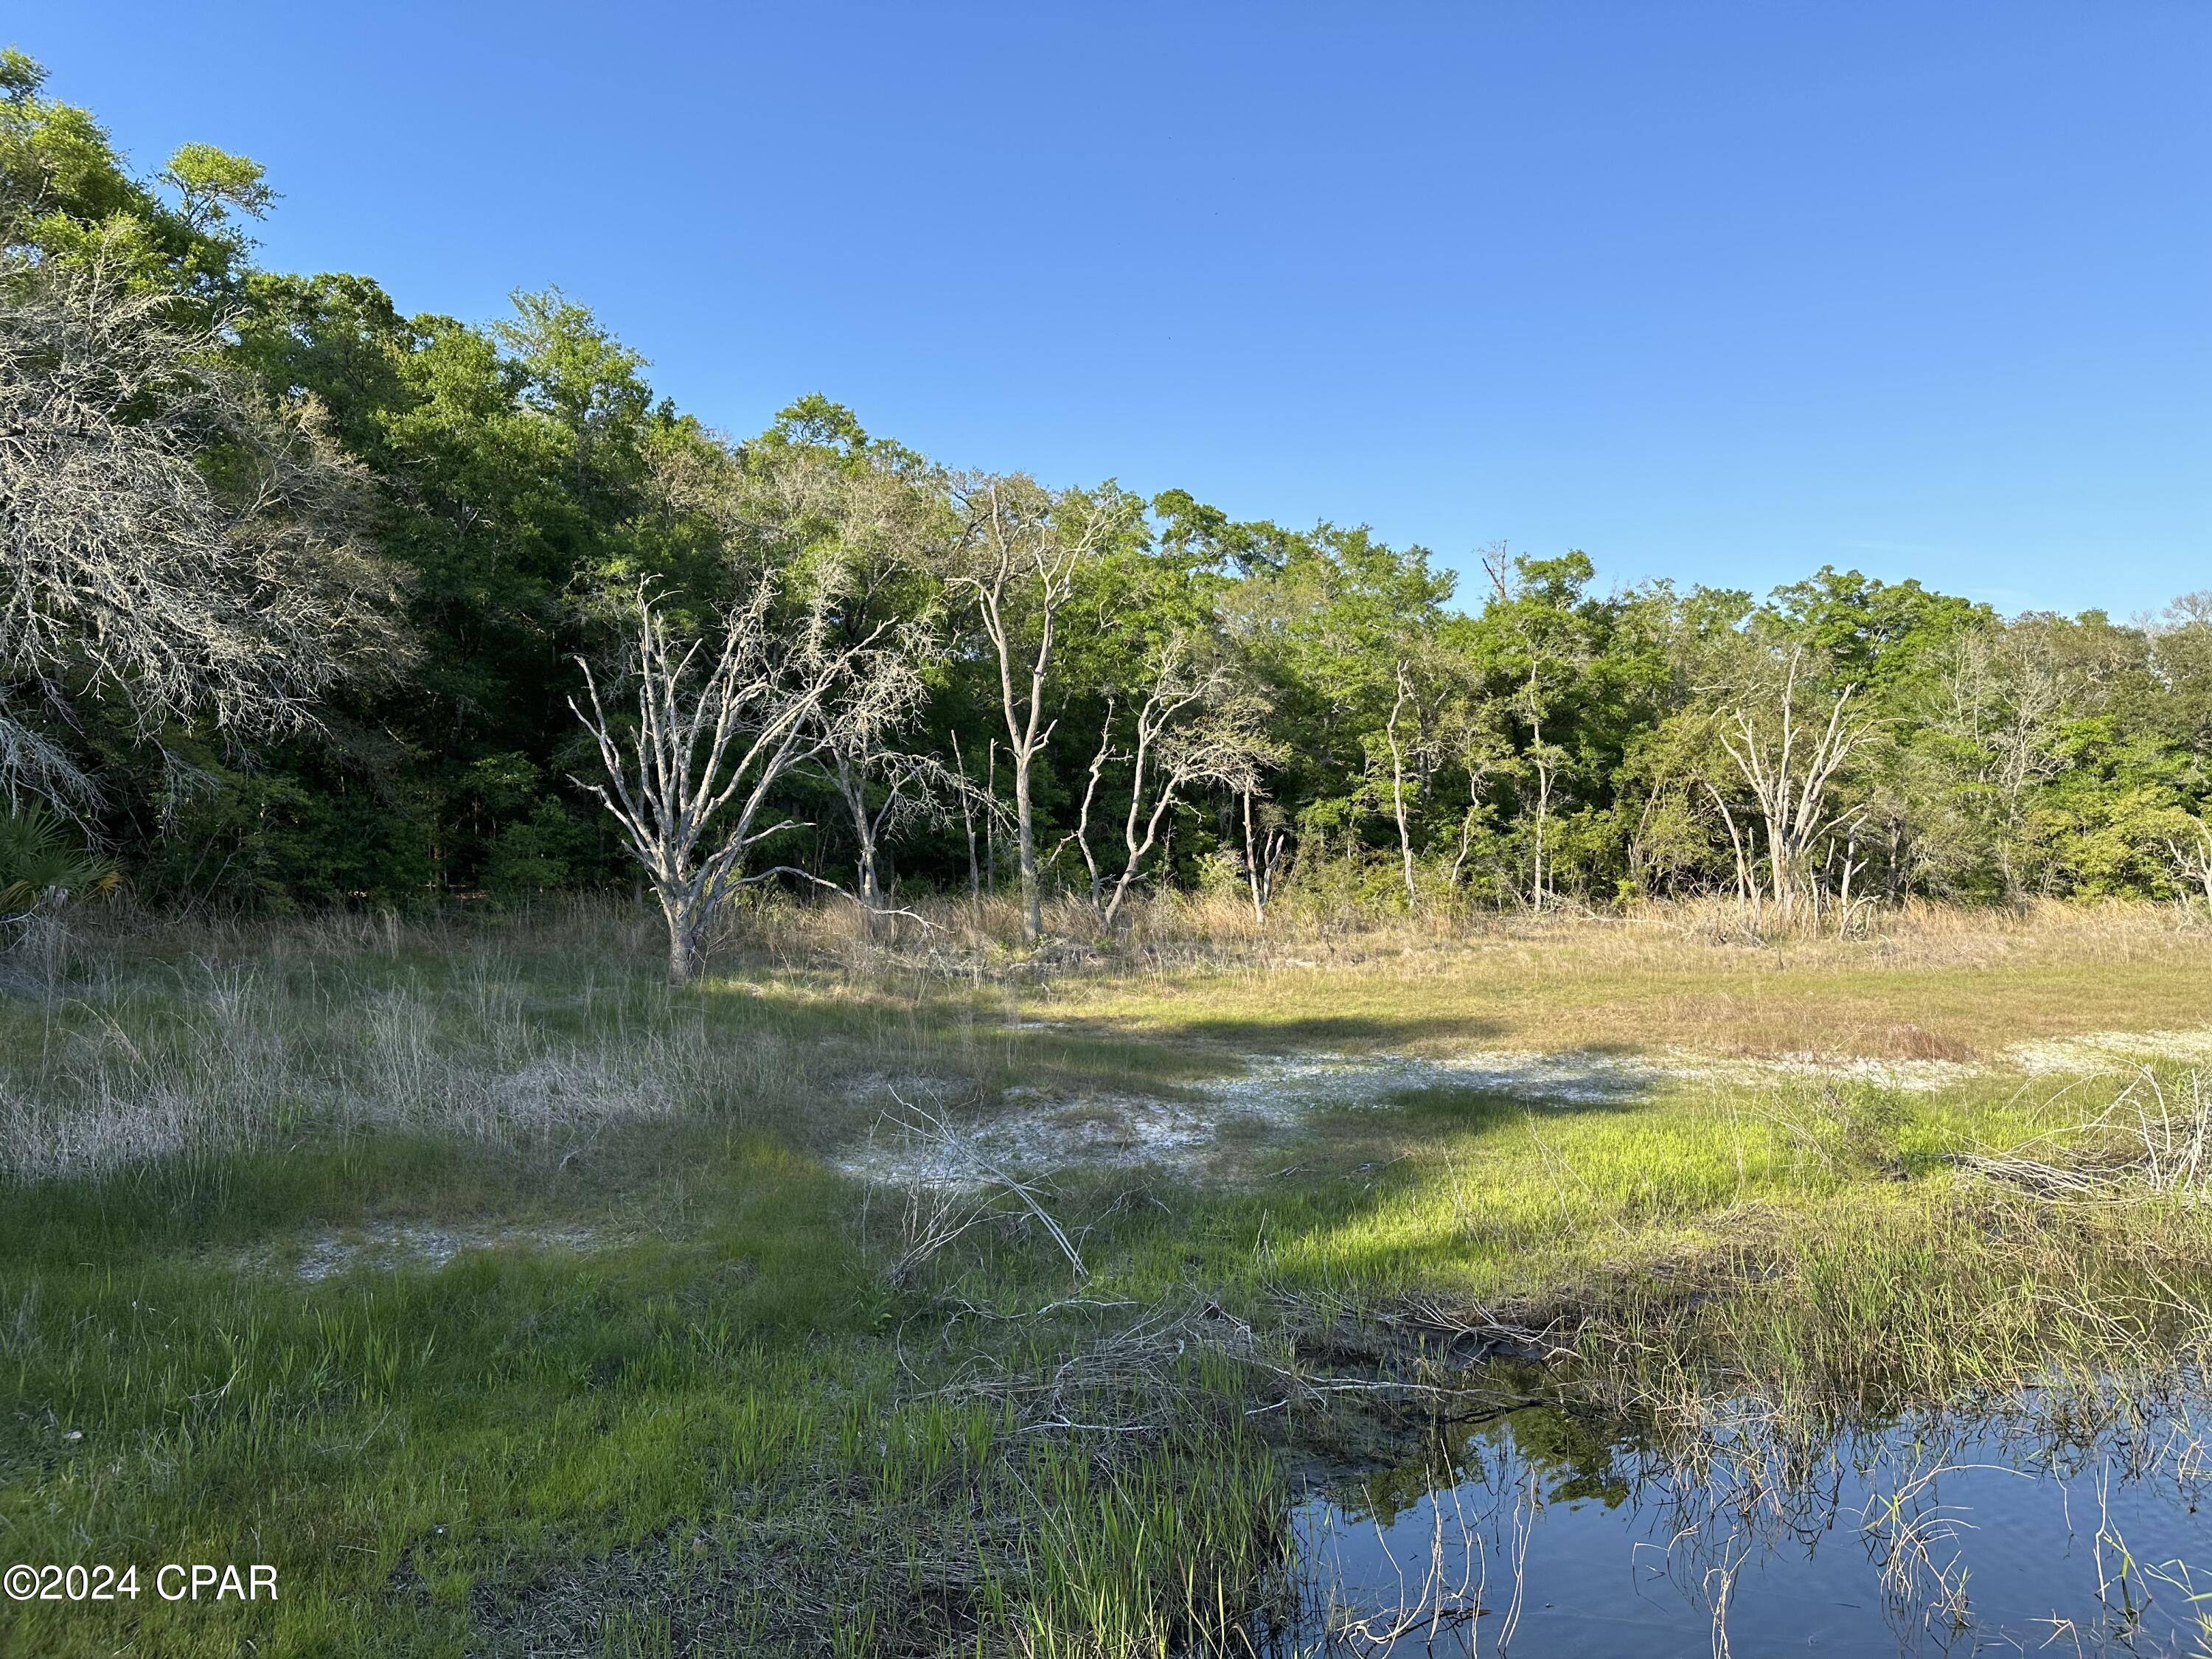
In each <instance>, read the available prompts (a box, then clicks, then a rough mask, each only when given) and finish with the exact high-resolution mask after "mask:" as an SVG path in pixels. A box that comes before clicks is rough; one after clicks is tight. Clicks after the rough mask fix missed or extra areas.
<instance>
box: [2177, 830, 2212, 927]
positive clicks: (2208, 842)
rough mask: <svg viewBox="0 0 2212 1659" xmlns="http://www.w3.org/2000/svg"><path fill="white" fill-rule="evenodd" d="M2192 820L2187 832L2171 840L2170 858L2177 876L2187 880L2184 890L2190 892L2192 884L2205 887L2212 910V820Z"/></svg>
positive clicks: (2206, 907)
mask: <svg viewBox="0 0 2212 1659" xmlns="http://www.w3.org/2000/svg"><path fill="white" fill-rule="evenodd" d="M2188 823H2189V829H2188V833H2187V834H2186V835H2185V836H2179V837H2178V838H2169V839H2168V840H2167V842H2166V859H2167V861H2168V862H2170V863H2171V864H2172V866H2173V873H2174V875H2175V877H2176V878H2178V879H2179V880H2180V881H2181V882H2182V883H2183V884H2184V887H2183V891H2184V892H2185V893H2186V892H2187V890H2188V888H2189V887H2191V886H2195V887H2200V888H2202V889H2203V891H2204V908H2205V909H2206V910H2207V911H2208V912H2212V821H2208V820H2207V819H2204V818H2201V817H2193V818H2191V819H2190V820H2189V821H2188ZM2184 902H2186V900H2185V901H2184Z"/></svg>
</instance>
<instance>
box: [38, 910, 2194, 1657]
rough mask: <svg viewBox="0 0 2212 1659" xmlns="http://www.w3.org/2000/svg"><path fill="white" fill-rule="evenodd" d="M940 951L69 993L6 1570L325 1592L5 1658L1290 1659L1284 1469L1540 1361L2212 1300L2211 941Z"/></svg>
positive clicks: (796, 937)
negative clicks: (2210, 1198) (698, 974)
mask: <svg viewBox="0 0 2212 1659" xmlns="http://www.w3.org/2000/svg"><path fill="white" fill-rule="evenodd" d="M940 920H941V921H942V922H943V923H944V925H943V926H942V927H939V929H937V930H935V931H933V932H931V933H927V934H925V935H922V936H921V937H920V938H918V939H914V940H911V941H909V942H908V943H907V944H906V945H902V946H898V947H894V948H890V949H873V948H871V947H866V946H865V945H861V944H860V943H858V942H857V941H856V940H855V939H854V938H853V937H852V934H851V931H850V930H849V928H848V927H847V926H846V925H845V923H844V921H843V920H842V919H841V918H839V917H838V916H836V915H835V914H834V913H824V912H820V911H813V910H803V909H797V908H792V909H771V910H769V911H765V912H762V913H759V914H757V915H755V916H753V917H751V918H750V919H749V921H747V923H746V925H745V927H744V929H743V930H741V932H740V933H739V935H738V937H736V938H734V939H732V940H731V941H730V942H729V944H728V945H726V948H725V949H724V951H722V953H721V954H720V957H718V958H717V960H716V963H715V965H714V969H713V971H711V972H710V973H709V974H708V975H707V976H706V977H705V978H704V979H703V980H702V981H701V982H700V983H698V984H697V985H696V986H694V987H689V988H687V989H685V990H683V991H681V992H671V990H669V989H668V988H667V987H665V985H664V984H662V983H661V982H660V981H659V977H658V975H659V954H660V952H659V945H658V942H657V940H656V939H655V937H654V932H655V924H654V923H653V921H652V919H650V918H648V917H647V916H645V915H642V914H641V913H638V912H634V911H632V910H629V909H628V908H578V909H575V910H572V911H564V912H562V913H560V914H557V915H539V916H535V917H490V918H471V919H469V920H466V921H454V922H451V923H444V924H437V925H422V926H410V925H404V924H398V923H393V922H391V921H386V920H381V919H368V918H362V919H344V920H337V919H332V920H325V921H316V922H300V923H293V924H273V925H267V926H262V927H255V928H252V929H244V928H228V927H182V926H177V927H137V928H125V927H121V926H119V925H118V926H115V927H105V928H102V929H99V930H95V931H94V932H92V933H88V934H87V935H86V936H85V937H83V938H82V939H78V940H77V941H76V943H75V944H74V945H73V946H72V948H71V949H70V951H69V952H68V953H67V955H66V956H65V957H63V958H61V959H59V960H56V961H50V962H48V963H45V964H44V965H43V967H40V968H36V969H34V968H33V966H32V965H30V964H19V966H18V980H19V983H18V984H17V985H16V986H15V988H14V989H13V991H12V992H11V993H9V994H7V995H6V997H5V998H4V1000H0V1181H4V1182H5V1183H6V1184H5V1186H4V1188H0V1190H3V1191H4V1203H0V1563H14V1562H32V1563H39V1562H46V1561H54V1562H58V1563H70V1562H83V1563H87V1564H91V1563H94V1562H107V1563H112V1564H115V1565H125V1564H131V1563H136V1564H138V1565H140V1566H141V1568H142V1571H146V1570H150V1568H151V1567H152V1566H154V1565H156V1564H160V1563H166V1562H195V1561H209V1562H215V1563H218V1564H220V1563H239V1564H246V1563H267V1564H273V1565H275V1566H276V1569H277V1571H278V1576H279V1583H280V1585H281V1590H280V1599H279V1600H278V1601H277V1602H276V1603H275V1604H274V1605H273V1606H272V1605H270V1604H269V1603H266V1602H261V1603H253V1604H246V1605H240V1604H239V1603H238V1602H236V1601H230V1602H225V1603H221V1604H216V1605H194V1604H191V1603H188V1602H186V1603H169V1602H165V1601H161V1599H160V1598H159V1597H158V1596H156V1595H152V1594H150V1593H146V1594H142V1595H140V1596H139V1597H138V1598H137V1600H135V1601H131V1600H125V1601H116V1602H112V1603H106V1604H101V1605H79V1604H70V1603H67V1602H40V1601H33V1602H29V1603H26V1604H21V1605H14V1604H5V1605H0V1651H4V1652H7V1653H9V1654H13V1653H17V1652H22V1653H27V1654H28V1653H35V1654H41V1655H44V1654H56V1655H75V1654H85V1655H92V1654H108V1653H115V1652H123V1651H129V1652H133V1653H141V1654H161V1655H172V1654H174V1655H184V1656H199V1655H210V1656H212V1655H218V1654H221V1655H229V1654H233V1653H237V1652H240V1651H251V1652H253V1653H255V1654H257V1655H264V1656H270V1655H309V1654H325V1653H329V1654H354V1653H361V1654H390V1655H398V1654H407V1655H415V1654H441V1655H442V1654H451V1655H460V1654H478V1653H481V1654H488V1655H516V1656H520V1655H525V1654H554V1653H561V1654H567V1653H586V1654H600V1653H605V1654H610V1655H656V1654H679V1653H692V1652H729V1653H742V1652H755V1651H778V1650H782V1651H793V1652H799V1653H809V1654H812V1653H820V1654H860V1653H872V1652H901V1653H906V1652H911V1653H938V1652H947V1653H951V1652H964V1653H978V1652H981V1653H1000V1652H1012V1653H1035V1654H1060V1653H1065V1654H1121V1653H1132V1654H1133V1653H1165V1652H1170V1651H1179V1650H1206V1648H1208V1647H1209V1646H1211V1647H1215V1648H1218V1649H1220V1650H1225V1651H1242V1650H1243V1648H1244V1645H1245V1638H1244V1635H1243V1632H1247V1631H1249V1629H1250V1628H1252V1625H1251V1618H1252V1615H1253V1614H1254V1613H1255V1610H1261V1611H1264V1609H1265V1608H1266V1607H1267V1606H1268V1605H1269V1603H1270V1601H1271V1598H1279V1596H1280V1595H1281V1594H1282V1593H1283V1586H1284V1583H1285V1577H1286V1574H1287V1572H1288V1570H1289V1566H1290V1564H1289V1563H1288V1561H1287V1560H1286V1559H1285V1558H1286V1549H1287V1544H1286V1539H1285V1532H1284V1522H1283V1515H1284V1508H1285V1482H1286V1480H1287V1478H1288V1473H1289V1471H1291V1470H1292V1469H1293V1468H1297V1467H1301V1466H1303V1465H1304V1464H1306V1463H1309V1462H1313V1461H1314V1460H1324V1461H1326V1460H1331V1459H1335V1460H1347V1459H1348V1460H1353V1461H1356V1460H1358V1458H1360V1457H1361V1456H1363V1455H1365V1451H1366V1449H1368V1448H1370V1446H1371V1444H1372V1443H1374V1442H1375V1441H1376V1439H1377V1438H1378V1437H1388V1436H1389V1434H1390V1433H1392V1432H1393V1431H1395V1429H1397V1428H1398V1427H1401V1426H1402V1423H1403V1421H1404V1420H1405V1419H1406V1418H1407V1415H1408V1414H1409V1413H1418V1412H1419V1410H1421V1409H1423V1408H1424V1402H1425V1401H1433V1399H1434V1398H1436V1397H1437V1396H1436V1395H1433V1394H1431V1393H1425V1392H1424V1390H1433V1389H1448V1388H1449V1386H1450V1383H1451V1379H1452V1377H1453V1376H1454V1375H1455V1368H1456V1367H1458V1366H1460V1365H1461V1364H1463V1363H1464V1362H1465V1361H1467V1360H1468V1359H1469V1358H1473V1357H1474V1356H1476V1355H1478V1354H1480V1353H1487V1352H1493V1351H1498V1350H1503V1351H1505V1352H1512V1353H1516V1354H1519V1355H1522V1356H1524V1357H1534V1358H1544V1359H1546V1361H1547V1363H1546V1364H1545V1365H1543V1366H1542V1367H1541V1368H1540V1370H1539V1372H1538V1375H1539V1376H1540V1377H1541V1381H1540V1382H1539V1383H1532V1384H1531V1385H1530V1386H1537V1387H1541V1388H1544V1389H1555V1390H1559V1391H1563V1392H1575V1391H1579V1393H1580V1394H1581V1395H1583V1396H1584V1397H1586V1398H1588V1399H1589V1400H1590V1401H1594V1402H1596V1403H1597V1404H1598V1405H1600V1406H1601V1407H1603V1408H1604V1409H1607V1410H1612V1411H1644V1412H1648V1413H1655V1414H1660V1415H1666V1416H1669V1417H1670V1418H1671V1419H1674V1420H1686V1419H1691V1418H1694V1416H1695V1415H1696V1412H1697V1408H1698V1407H1697V1402H1698V1401H1699V1400H1700V1399H1704V1398H1710V1397H1711V1396H1713V1395H1715V1394H1717V1393H1723V1392H1724V1393H1727V1394H1729V1395H1738V1396H1740V1395H1745V1394H1747V1393H1750V1394H1757V1395H1760V1396H1762V1397H1766V1398H1771V1399H1773V1400H1776V1401H1791V1402H1795V1403H1796V1405H1798V1406H1799V1407H1803V1408H1805V1409H1808V1410H1812V1411H1816V1412H1832V1413H1843V1412H1869V1411H1881V1410H1885V1409H1889V1408H1892V1407H1895V1406H1896V1405H1897V1404H1899V1402H1902V1401H1929V1400H1942V1399H1951V1398H1956V1397H1961V1396H1964V1395H1970V1394H1972V1393H1973V1392H1975V1391H1978V1390H2004V1389H2013V1388H2016V1387H2018V1386H2019V1385H2020V1384H2021V1383H2024V1382H2027V1381H2029V1380H2032V1379H2035V1378H2040V1377H2047V1376H2103V1377H2113V1376H2117V1377H2119V1378H2121V1379H2122V1380H2123V1381H2124V1382H2125V1381H2127V1380H2130V1379H2136V1378H2141V1379H2154V1378H2156V1377H2158V1376H2164V1375H2170V1374H2172V1373H2174V1372H2175V1371H2176V1370H2177V1369H2179V1368H2185V1367H2186V1366H2187V1365H2189V1364H2191V1363H2192V1360H2193V1358H2194V1356H2195V1355H2196V1353H2197V1348H2198V1346H2199V1345H2201V1343H2202V1342H2203V1340H2204V1339H2205V1336H2206V1334H2207V1331H2208V1329H2212V1324H2208V1319H2207V1310H2208V1309H2212V1226H2208V1223H2207V1219H2206V1217H2205V1214H2204V1212H2203V1210H2202V1209H2201V1208H2200V1206H2199V1205H2198V1202H2197V1198H2198V1192H2199V1185H2200V1183H2199V1182H2198V1180H2197V1166H2196V1164H2194V1163H2193V1162H2192V1163H2190V1164H2188V1166H2187V1167H2186V1168H2185V1169H2184V1168H2182V1167H2181V1165H2180V1160H2182V1159H2184V1158H2186V1157H2187V1156H2188V1145H2189V1137H2190V1135H2191V1134H2192V1133H2194V1134H2196V1135H2197V1137H2198V1144H2199V1145H2200V1146H2201V1143H2202V1139H2203V1129H2204V1123H2205V1119H2206V1115H2207V1102H2206V1098H2205V1095H2204V1092H2203V1091H2204V1087H2205V1085H2204V1081H2203V1079H2205V1077H2206V1076H2207V1074H2208V1068H2212V990H2208V987H2212V928H2207V927H2204V926H2203V925H2202V923H2201V922H2197V923H2192V922H2191V921H2190V920H2189V919H2188V918H2186V917H2185V916H2183V915H2179V914H2177V913H2176V912H2173V911H2172V910H2154V909H2148V908H2145V909H2109V910H2090V909H2083V910H2051V911H2045V912H2039V913H2035V914H2033V915H2025V916H2004V917H2000V916H1993V915H1984V916H1972V915H1953V914H1948V913H1940V912H1934V913H1926V914H1920V915H1906V916H1900V917H1894V918H1890V919H1888V920H1887V921H1885V922H1884V923H1883V924H1882V926H1881V927H1880V928H1879V929H1878V930H1877V932H1876V933H1875V936H1874V937H1871V938H1868V939H1852V940H1833V939H1829V940H1820V939H1785V940H1780V941H1763V942H1762V941H1748V940H1742V939H1736V938H1735V937H1734V935H1733V933H1732V932H1731V930H1730V929H1729V927H1728V926H1727V925H1726V923H1725V919H1724V918H1723V919H1720V920H1716V918H1715V917H1714V916H1711V915H1693V914H1687V913H1684V914H1673V915H1668V914H1654V915H1647V916H1643V917H1638V918H1630V919H1626V920H1599V919H1592V918H1581V919H1574V918H1568V919H1560V920H1557V921H1552V920H1546V921H1536V920H1533V919H1521V920H1517V921H1496V922H1492V923H1490V924H1486V925H1484V926H1480V927H1477V926H1470V925H1468V924H1466V923H1463V922H1462V923H1456V924H1447V923H1445V922H1443V921H1436V922H1425V923H1423V924H1421V925H1419V926H1414V925H1411V924H1407V925H1400V926H1395V927H1394V926H1383V925H1380V924H1377V925H1375V926H1370V927H1352V926H1349V925H1345V926H1333V925H1329V924H1328V923H1327V922H1326V921H1324V920H1322V919H1318V918H1304V919H1300V918H1295V917H1290V918H1285V919H1282V920H1280V921H1278V922H1277V924H1276V925H1275V926H1274V927H1273V931H1271V932H1268V933H1261V932H1260V931H1258V930H1257V929H1255V928H1254V927H1252V926H1251V925H1250V924H1249V920H1240V919H1239V918H1238V917H1237V915H1236V913H1234V912H1232V911H1228V910H1222V911H1219V912H1218V913H1217V912H1215V911H1210V910H1206V909H1205V908H1202V907H1182V908H1176V907H1168V906H1162V907H1159V908H1156V909H1155V910H1154V911H1152V912H1151V913H1148V914H1147V915H1146V916H1144V917H1143V918H1141V919H1140V921H1139V925H1138V927H1137V928H1136V929H1135V931H1134V933H1133V936H1132V937H1131V938H1129V939H1127V940H1124V941H1122V942H1121V943H1119V944H1117V945H1115V946H1114V947H1113V948H1111V949H1091V948H1085V947H1079V946H1063V947H1060V948H1057V949H1052V950H1048V951H1047V952H1045V953H1043V954H1042V955H1041V956H1038V957H1026V958H1025V957H1021V956H1019V955H1018V953H1015V952H1013V951H1010V950H1008V949H1007V948H1006V947H1005V946H1004V945H1001V944H1000V943H999V942H998V939H999V934H998V932H997V927H996V921H999V920H1003V919H997V918H993V917H989V916H987V917H985V918H983V919H982V920H981V921H980V922H979V921H975V920H973V919H969V920H963V918H962V917H961V916H960V915H958V913H956V912H953V911H950V910H948V911H946V912H945V913H944V915H942V917H941V918H940ZM987 924H988V925H987ZM2115 1103H2118V1109H2117V1110H2115V1109H2114V1107H2115ZM2084 1125H2087V1126H2089V1127H2081V1126H2084ZM2023 1148H2025V1150H2022V1149H2023ZM2008 1159H2009V1161H2007V1160H2008ZM1977 1160H1981V1161H1977ZM2205 1173H2206V1174H2207V1175H2208V1176H2212V1168H2208V1169H2207V1170H2206V1171H2205ZM2054 1183H2056V1184H2054Z"/></svg>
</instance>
